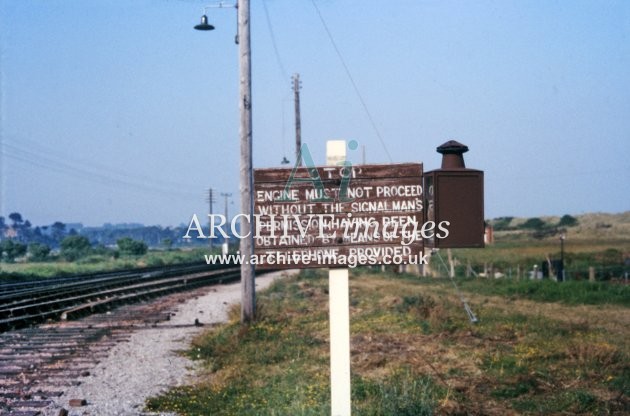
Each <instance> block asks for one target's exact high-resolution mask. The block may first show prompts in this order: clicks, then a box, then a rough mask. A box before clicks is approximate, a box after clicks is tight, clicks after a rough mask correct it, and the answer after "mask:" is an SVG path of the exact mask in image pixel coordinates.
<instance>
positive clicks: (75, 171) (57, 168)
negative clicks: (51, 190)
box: [0, 142, 197, 199]
mask: <svg viewBox="0 0 630 416" xmlns="http://www.w3.org/2000/svg"><path fill="white" fill-rule="evenodd" d="M0 155H2V156H6V157H8V158H11V159H13V160H17V161H20V162H23V163H27V164H30V165H31V166H35V167H38V168H41V169H44V170H47V171H53V172H57V173H61V174H65V175H68V176H72V177H73V178H78V179H81V180H87V181H90V182H95V183H100V184H104V185H109V186H116V187H120V186H123V187H127V188H132V189H135V190H139V191H144V192H151V193H156V194H160V195H163V196H171V197H172V196H179V197H184V198H191V199H192V198H193V196H196V195H197V194H196V193H192V192H186V191H181V190H170V189H169V190H166V189H164V188H160V187H157V186H152V185H147V184H143V183H139V182H131V181H129V180H123V179H120V178H116V177H113V176H110V175H105V174H102V173H100V172H94V171H90V170H88V169H84V168H81V167H77V166H73V165H71V164H68V163H65V162H61V161H58V160H55V159H52V158H49V157H46V156H43V155H41V154H38V153H35V152H33V151H30V150H25V149H22V148H20V147H17V146H15V145H12V144H9V143H7V142H3V143H2V147H1V148H0ZM195 199H197V198H195Z"/></svg>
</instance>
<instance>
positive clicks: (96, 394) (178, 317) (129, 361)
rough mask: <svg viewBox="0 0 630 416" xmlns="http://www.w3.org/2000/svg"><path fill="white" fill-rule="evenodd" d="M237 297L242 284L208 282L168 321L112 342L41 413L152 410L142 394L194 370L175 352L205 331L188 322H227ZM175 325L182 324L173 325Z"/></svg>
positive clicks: (128, 414)
mask: <svg viewBox="0 0 630 416" xmlns="http://www.w3.org/2000/svg"><path fill="white" fill-rule="evenodd" d="M286 273H287V272H276V273H270V274H267V275H264V276H261V277H257V278H256V289H257V290H260V289H263V288H265V287H267V286H269V285H270V284H271V283H272V282H273V281H274V280H275V279H277V278H279V277H281V276H282V275H285V274H286ZM240 297H241V286H240V283H233V284H228V285H221V286H213V287H209V288H208V291H207V293H206V294H205V295H203V296H200V297H198V298H196V299H190V300H188V301H187V302H186V303H184V304H182V305H180V306H179V307H178V309H177V311H176V314H175V316H173V317H171V320H170V321H167V322H162V323H161V324H159V325H158V326H157V327H155V328H148V329H139V330H138V331H136V332H135V333H133V334H132V335H131V338H130V340H129V341H128V342H123V343H120V344H118V345H116V346H115V347H113V348H112V349H111V350H110V352H109V356H108V357H107V358H106V359H104V360H102V361H101V362H100V363H99V364H98V365H97V366H96V367H95V368H93V369H92V370H90V375H89V376H88V377H83V378H81V379H79V380H80V381H81V384H80V385H79V386H76V387H71V388H69V389H67V390H66V391H65V392H64V394H63V395H62V396H61V397H59V398H58V399H56V402H55V405H54V406H51V407H50V408H48V409H46V410H45V411H44V412H43V414H44V415H45V416H58V415H59V411H60V408H61V407H63V408H65V409H67V410H68V411H69V413H68V414H69V416H83V415H92V416H137V415H149V414H151V413H146V412H143V408H144V402H145V399H146V398H148V397H151V396H155V395H157V394H159V393H160V392H162V391H165V390H166V389H168V388H169V387H172V386H179V385H182V384H186V382H187V381H188V380H189V379H190V377H191V376H193V375H194V372H195V363H194V362H193V361H190V360H188V359H187V358H185V357H181V356H180V355H178V354H177V351H181V350H185V349H187V348H188V346H189V344H190V341H191V339H192V338H193V337H194V335H196V334H198V333H199V332H200V331H202V330H203V327H195V326H191V324H192V323H194V322H195V319H198V320H199V321H200V322H201V323H203V324H206V325H207V324H213V323H220V322H225V321H226V320H227V311H228V308H229V305H231V304H234V303H237V302H239V301H240ZM176 325H186V327H173V326H176ZM71 399H85V400H86V401H87V402H88V404H87V406H82V407H70V406H69V400H71ZM161 415H167V414H164V413H163V414H161Z"/></svg>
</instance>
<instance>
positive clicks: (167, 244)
mask: <svg viewBox="0 0 630 416" xmlns="http://www.w3.org/2000/svg"><path fill="white" fill-rule="evenodd" d="M162 246H163V247H164V248H165V249H166V250H167V251H170V250H171V249H172V248H173V239H171V238H164V239H162Z"/></svg>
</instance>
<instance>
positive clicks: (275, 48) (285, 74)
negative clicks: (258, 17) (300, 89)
mask: <svg viewBox="0 0 630 416" xmlns="http://www.w3.org/2000/svg"><path fill="white" fill-rule="evenodd" d="M262 4H263V8H264V10H265V18H266V20H267V28H268V29H269V35H270V36H271V44H272V45H273V51H274V55H275V56H276V62H277V64H278V67H279V69H280V72H281V74H282V77H283V79H285V80H288V79H289V73H288V72H287V70H286V68H285V67H284V63H283V62H282V58H281V57H280V51H279V49H278V42H277V41H276V34H275V32H274V31H273V25H272V24H271V17H270V16H269V8H268V7H267V0H263V1H262Z"/></svg>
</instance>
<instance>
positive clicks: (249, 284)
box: [237, 0, 256, 323]
mask: <svg viewBox="0 0 630 416" xmlns="http://www.w3.org/2000/svg"><path fill="white" fill-rule="evenodd" d="M237 12H238V18H237V20H238V38H239V44H238V45H239V58H240V59H239V72H240V98H241V99H240V102H239V110H240V114H241V126H240V129H239V130H240V142H241V164H240V165H241V166H240V192H241V212H240V213H241V214H242V215H243V216H244V219H243V221H241V223H240V225H241V235H245V236H247V237H244V238H241V244H240V249H241V254H242V255H243V256H245V258H246V259H250V257H251V256H252V254H254V234H253V232H252V228H253V227H252V224H251V221H253V215H252V214H253V212H254V201H253V192H254V177H253V171H252V62H251V46H250V33H249V0H238V3H237ZM246 263H247V262H243V264H241V323H249V322H253V321H254V320H255V319H256V283H255V273H254V265H253V264H246Z"/></svg>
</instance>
